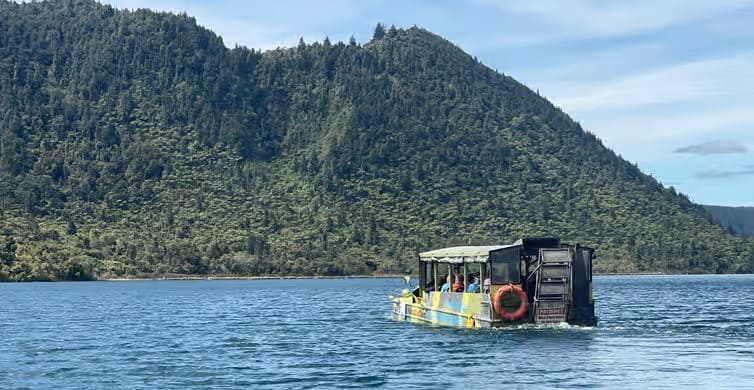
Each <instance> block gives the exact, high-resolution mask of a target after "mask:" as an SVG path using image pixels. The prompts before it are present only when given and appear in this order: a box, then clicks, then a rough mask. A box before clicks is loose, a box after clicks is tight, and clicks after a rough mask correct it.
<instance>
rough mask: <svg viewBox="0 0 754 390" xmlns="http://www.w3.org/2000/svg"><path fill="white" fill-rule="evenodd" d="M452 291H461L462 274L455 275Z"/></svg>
mask: <svg viewBox="0 0 754 390" xmlns="http://www.w3.org/2000/svg"><path fill="white" fill-rule="evenodd" d="M453 292H463V275H456V281H455V283H453Z"/></svg>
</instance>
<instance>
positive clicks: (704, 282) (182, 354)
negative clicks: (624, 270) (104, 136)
mask: <svg viewBox="0 0 754 390" xmlns="http://www.w3.org/2000/svg"><path fill="white" fill-rule="evenodd" d="M401 288H402V285H401V282H400V281H399V280H384V279H383V280H264V281H155V282H95V283H36V284H0V294H2V296H3V297H4V305H3V307H2V310H0V335H2V345H0V388H40V389H44V388H72V389H73V388H113V387H117V388H163V389H184V388H247V387H253V388H255V389H258V388H271V389H279V388H291V389H310V388H332V387H339V388H371V387H376V388H380V387H382V388H390V389H393V388H421V389H425V388H448V387H452V388H459V387H460V388H464V387H479V388H497V387H503V386H504V385H508V386H511V387H514V388H515V387H529V386H532V385H535V387H538V388H591V387H612V388H626V387H628V388H632V387H637V386H638V387H642V388H647V387H650V388H672V387H675V388H682V387H715V388H737V387H740V386H741V385H742V384H744V383H754V341H753V340H754V326H753V325H754V314H753V313H754V276H652V277H649V276H648V277H601V278H596V279H595V289H594V293H595V298H596V299H597V302H598V305H597V315H598V316H599V319H600V324H599V326H598V327H588V328H585V327H575V326H568V325H556V326H534V325H522V326H516V327H511V328H506V329H490V330H465V329H454V328H438V327H431V326H416V325H410V324H405V323H398V322H394V321H391V320H389V319H388V316H387V313H389V311H390V306H389V304H388V300H387V294H389V293H395V292H396V291H399V290H400V289H401Z"/></svg>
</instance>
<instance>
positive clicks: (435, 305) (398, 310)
mask: <svg viewBox="0 0 754 390" xmlns="http://www.w3.org/2000/svg"><path fill="white" fill-rule="evenodd" d="M422 301H423V302H422ZM488 310H489V309H487V308H486V307H485V306H483V305H482V294H478V293H439V292H431V293H429V295H428V296H427V297H426V300H419V302H417V303H411V302H406V301H404V302H401V300H395V301H394V303H393V314H394V317H395V318H396V319H398V320H401V321H408V322H419V323H429V324H433V325H440V326H455V327H461V328H479V327H488V326H490V323H489V313H488Z"/></svg>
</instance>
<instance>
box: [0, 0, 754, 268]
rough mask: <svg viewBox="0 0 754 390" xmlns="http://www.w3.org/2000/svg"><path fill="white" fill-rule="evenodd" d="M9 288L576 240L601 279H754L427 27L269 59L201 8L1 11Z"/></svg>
mask: <svg viewBox="0 0 754 390" xmlns="http://www.w3.org/2000/svg"><path fill="white" fill-rule="evenodd" d="M0 31H2V34H0V204H1V205H2V207H1V208H0V209H1V210H2V218H1V219H0V278H3V279H12V280H44V279H88V278H95V277H112V276H121V275H138V274H147V275H148V274H165V273H178V274H265V275H266V274H297V275H310V274H320V275H340V274H372V273H393V272H402V271H405V270H407V269H411V268H412V267H414V266H415V258H416V253H417V251H419V250H425V249H428V248H434V247H438V246H445V245H454V244H467V243H471V244H483V243H505V242H510V241H512V240H514V239H516V238H519V237H521V236H526V235H555V236H560V237H562V238H564V239H565V240H568V241H571V242H576V241H578V242H581V243H583V244H585V245H591V246H595V247H596V248H597V249H598V250H599V258H598V260H597V262H596V264H595V267H596V270H597V271H605V272H611V271H622V272H626V271H668V272H742V271H752V270H754V268H753V267H752V263H754V260H753V259H752V242H751V241H746V240H744V239H741V238H736V237H734V236H732V235H729V234H728V233H726V232H725V230H724V229H723V228H721V227H720V226H718V225H717V224H715V223H714V221H713V219H712V217H711V216H710V215H709V214H707V213H706V212H705V210H704V209H703V208H702V207H701V206H699V205H696V204H693V203H691V202H690V201H689V200H688V199H687V198H686V197H685V196H683V195H680V194H677V193H676V192H675V191H674V190H673V189H666V188H663V186H662V185H660V184H659V183H658V182H657V181H655V180H654V179H652V178H651V177H649V176H647V175H645V174H643V173H642V172H640V171H639V169H638V168H637V167H636V166H635V165H632V164H629V163H628V162H626V161H624V160H622V159H621V158H619V157H617V156H616V155H615V154H614V153H613V152H611V151H610V150H608V149H606V148H605V147H604V146H603V145H602V144H601V143H600V141H599V140H598V139H597V138H596V137H595V136H593V135H592V134H589V133H587V132H585V131H583V130H582V129H581V127H580V126H579V125H578V124H577V123H575V122H574V121H573V120H571V119H570V118H569V117H568V116H567V115H566V114H565V113H563V112H562V111H560V110H559V109H558V108H556V107H554V106H553V105H552V104H551V103H549V102H548V101H547V100H545V99H544V98H542V97H540V96H538V95H537V94H536V93H533V92H532V91H531V90H529V89H528V88H526V87H525V86H523V85H521V84H520V83H518V82H516V81H515V80H514V79H512V78H510V77H508V76H505V75H502V74H499V73H496V72H495V71H493V70H491V69H489V68H487V67H485V66H484V65H482V64H480V63H478V62H477V61H475V59H473V58H472V57H470V56H469V55H467V54H465V53H464V52H462V51H461V50H460V49H459V48H457V47H455V46H453V45H452V44H450V43H449V42H447V41H445V40H444V39H442V38H440V37H438V36H436V35H433V34H431V33H429V32H427V31H424V30H421V29H418V28H411V29H408V30H397V29H392V28H391V29H389V30H387V31H385V29H383V28H381V27H379V28H377V29H376V30H375V36H374V38H373V39H372V40H371V41H370V42H368V43H366V44H363V45H361V44H357V43H356V42H355V41H354V40H351V42H348V43H332V42H329V41H328V40H325V41H324V42H316V43H312V44H306V43H304V42H303V41H302V42H301V43H300V44H299V45H298V47H295V48H290V49H280V50H273V51H267V52H263V53H262V52H259V51H255V50H249V49H246V48H235V49H227V48H226V47H225V46H224V44H223V42H222V40H221V38H219V37H218V36H216V35H215V34H213V33H212V32H210V31H208V30H206V29H204V28H202V27H199V26H197V24H196V21H195V20H194V19H193V18H191V17H188V16H185V15H173V14H165V13H155V12H150V11H144V10H140V11H135V12H129V11H120V10H115V9H113V8H111V7H109V6H104V5H100V4H98V3H96V2H94V1H83V0H79V1H76V0H74V1H51V2H41V3H22V4H17V3H15V2H7V1H0Z"/></svg>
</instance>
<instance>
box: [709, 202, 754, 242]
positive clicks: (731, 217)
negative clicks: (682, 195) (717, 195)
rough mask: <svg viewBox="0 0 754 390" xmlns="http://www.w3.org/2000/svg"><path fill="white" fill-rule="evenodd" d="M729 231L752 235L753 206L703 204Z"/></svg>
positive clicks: (753, 229)
mask: <svg viewBox="0 0 754 390" xmlns="http://www.w3.org/2000/svg"><path fill="white" fill-rule="evenodd" d="M704 208H705V209H706V210H707V212H709V213H710V214H712V216H713V217H714V218H715V220H716V221H717V222H718V223H719V224H720V225H722V226H723V227H725V228H726V229H727V230H728V232H729V233H732V234H738V235H740V236H745V237H754V207H729V206H704Z"/></svg>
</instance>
